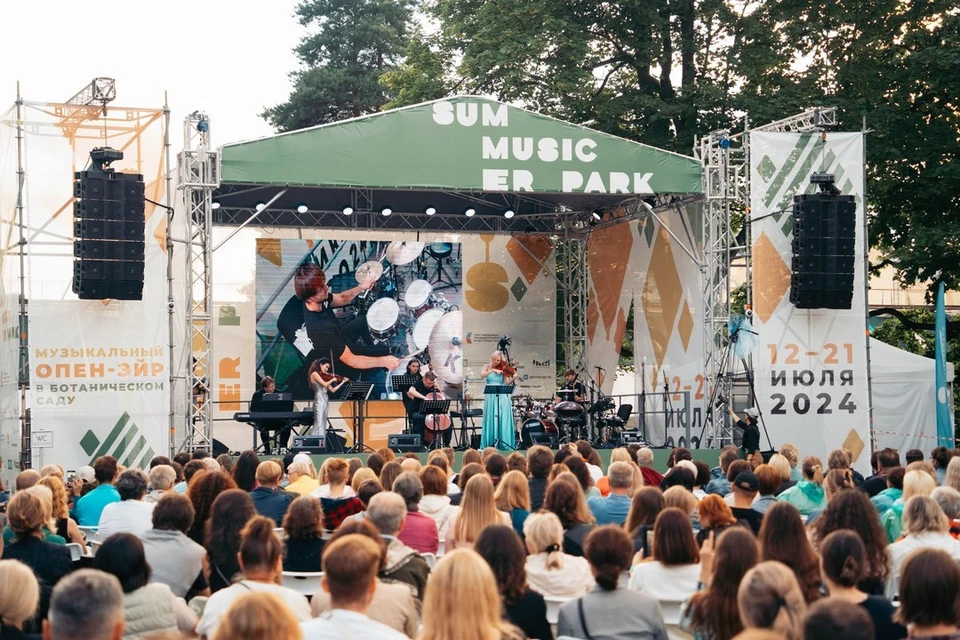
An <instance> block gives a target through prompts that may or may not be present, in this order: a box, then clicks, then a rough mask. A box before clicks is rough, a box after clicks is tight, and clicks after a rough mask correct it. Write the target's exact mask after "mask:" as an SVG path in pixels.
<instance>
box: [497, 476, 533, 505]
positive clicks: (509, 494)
mask: <svg viewBox="0 0 960 640" xmlns="http://www.w3.org/2000/svg"><path fill="white" fill-rule="evenodd" d="M493 497H494V499H495V500H496V502H497V509H500V510H501V511H510V510H511V509H524V510H526V511H530V485H529V484H527V477H526V476H525V475H523V474H522V473H520V472H519V471H507V472H506V473H505V474H503V477H502V478H500V482H499V483H497V490H496V492H495V493H494V494H493Z"/></svg>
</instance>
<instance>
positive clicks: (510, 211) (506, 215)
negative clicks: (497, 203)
mask: <svg viewBox="0 0 960 640" xmlns="http://www.w3.org/2000/svg"><path fill="white" fill-rule="evenodd" d="M516 213H517V212H516V211H514V210H513V209H507V210H506V211H504V212H503V217H504V218H506V219H507V220H509V219H510V218H512V217H513V216H515V215H516Z"/></svg>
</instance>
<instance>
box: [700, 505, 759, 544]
mask: <svg viewBox="0 0 960 640" xmlns="http://www.w3.org/2000/svg"><path fill="white" fill-rule="evenodd" d="M697 514H698V515H699V516H700V530H699V531H698V532H697V535H696V540H697V544H698V545H699V546H700V547H701V548H702V547H703V544H704V542H705V541H706V540H707V539H708V538H710V537H717V536H719V535H720V534H721V533H723V532H724V531H726V530H727V529H729V528H730V527H733V526H736V525H737V524H738V522H737V519H736V518H735V517H734V515H733V511H731V510H730V505H728V504H727V503H726V502H724V501H723V498H721V497H720V495H719V494H716V493H713V494H710V495H708V496H707V497H706V498H704V499H703V500H701V501H700V502H699V503H697ZM743 526H746V527H748V528H749V523H743Z"/></svg>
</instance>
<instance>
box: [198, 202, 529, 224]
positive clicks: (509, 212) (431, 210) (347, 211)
mask: <svg viewBox="0 0 960 640" xmlns="http://www.w3.org/2000/svg"><path fill="white" fill-rule="evenodd" d="M266 206H267V205H266V203H264V202H258V203H257V204H256V205H255V206H254V208H255V209H256V210H257V211H263V209H264V208H265V207H266ZM212 207H213V208H214V209H219V208H220V203H219V202H214V203H213V205H212ZM296 209H297V213H306V212H307V211H309V210H310V207H308V206H307V205H306V204H304V203H302V202H301V203H300V204H298V205H297V207H296ZM423 212H424V213H425V214H427V215H428V216H432V215H436V213H437V208H436V207H427V208H426V209H424V211H423ZM340 213H342V214H343V215H345V216H351V215H353V213H354V210H353V207H351V206H346V207H344V208H343V209H342V210H341V211H340ZM392 214H393V209H392V208H390V207H383V208H382V209H380V215H382V216H384V217H386V216H389V215H392ZM516 214H517V212H516V211H514V210H513V209H505V210H504V211H503V217H504V218H506V219H507V220H509V219H510V218H512V217H513V216H515V215H516ZM463 215H465V216H467V217H468V218H472V217H473V216H475V215H477V210H476V209H474V208H473V207H467V208H466V209H464V210H463Z"/></svg>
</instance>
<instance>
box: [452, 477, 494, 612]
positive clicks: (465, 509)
mask: <svg viewBox="0 0 960 640" xmlns="http://www.w3.org/2000/svg"><path fill="white" fill-rule="evenodd" d="M501 522H502V520H501V518H500V512H499V511H498V510H497V504H496V502H494V498H493V482H492V481H491V480H490V478H489V477H488V476H486V475H483V474H481V475H478V476H474V477H472V478H470V480H468V481H467V486H465V487H464V488H463V498H462V500H461V501H460V512H459V513H458V514H457V521H456V526H455V528H454V535H455V536H456V540H457V542H460V543H466V544H473V542H474V541H475V540H476V539H477V537H478V536H479V535H480V532H481V531H482V530H483V528H484V527H486V526H487V525H490V524H500V523H501ZM464 602H469V600H465V601H464Z"/></svg>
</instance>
